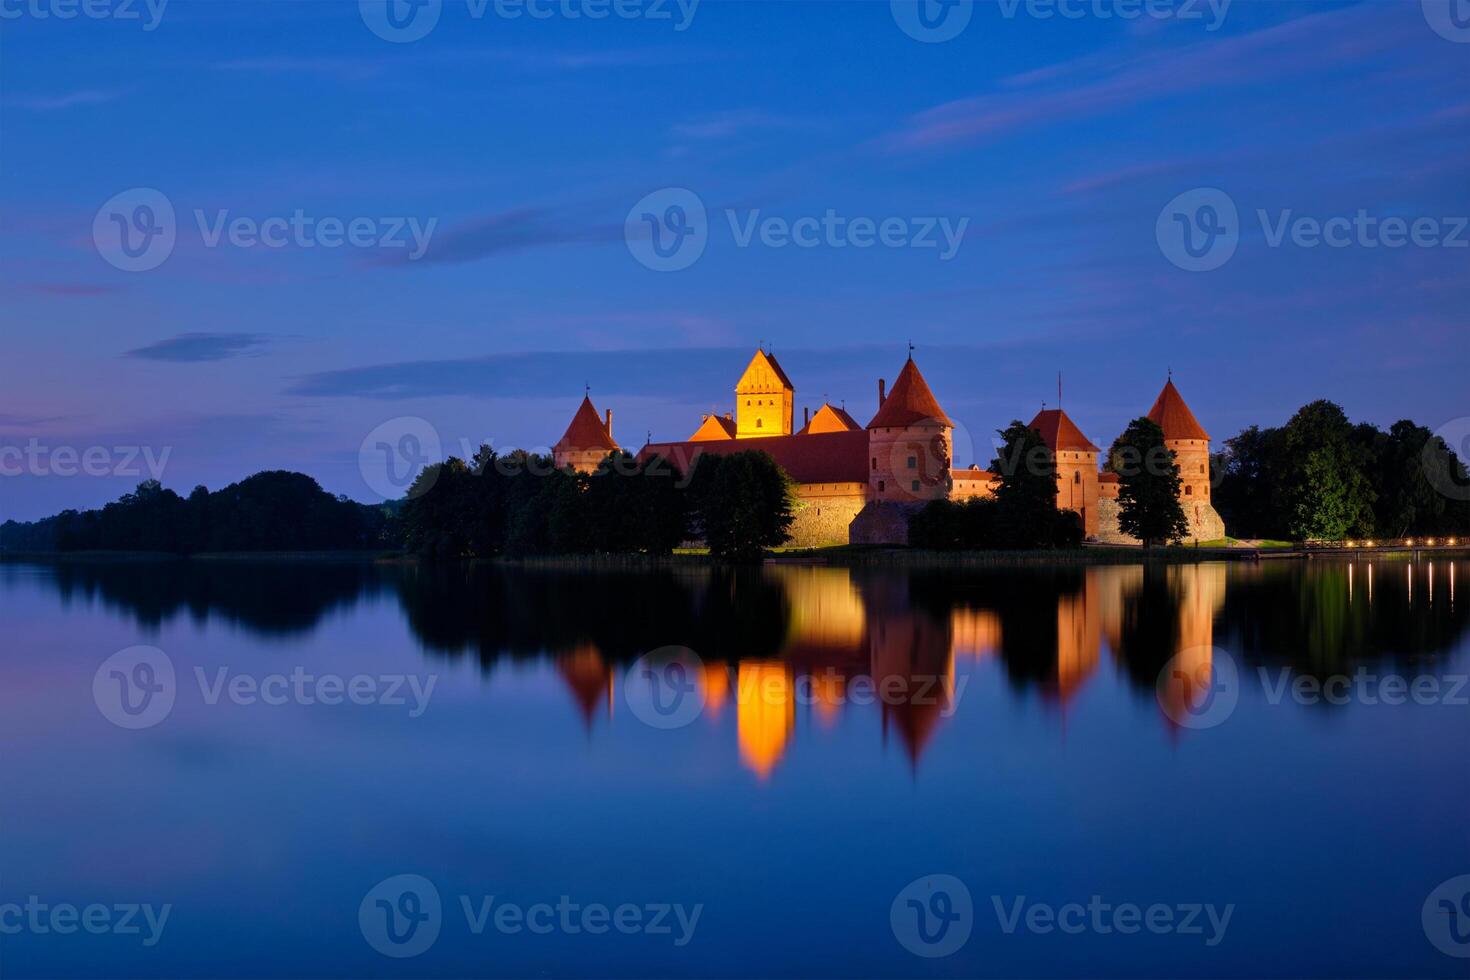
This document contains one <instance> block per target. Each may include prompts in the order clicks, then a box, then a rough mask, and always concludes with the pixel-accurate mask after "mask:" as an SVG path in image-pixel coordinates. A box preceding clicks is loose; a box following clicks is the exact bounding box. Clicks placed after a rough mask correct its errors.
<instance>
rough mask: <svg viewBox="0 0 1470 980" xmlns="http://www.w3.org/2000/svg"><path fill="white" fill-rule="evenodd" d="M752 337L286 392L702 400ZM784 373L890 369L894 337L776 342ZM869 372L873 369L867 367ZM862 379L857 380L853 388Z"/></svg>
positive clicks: (358, 379)
mask: <svg viewBox="0 0 1470 980" xmlns="http://www.w3.org/2000/svg"><path fill="white" fill-rule="evenodd" d="M753 348H754V344H751V345H750V346H748V347H679V348H661V349H652V348H640V349H635V350H629V349H623V350H596V351H531V352H524V353H509V354H490V355H486V356H483V357H466V358H454V359H447V360H437V361H400V362H397V363H392V364H377V365H371V366H367V367H357V368H346V369H342V370H337V371H322V372H319V373H316V374H309V375H305V376H303V377H300V378H297V379H295V380H294V381H293V382H292V383H291V384H290V386H288V388H287V390H286V393H287V394H289V395H300V396H311V397H325V398H371V399H377V400H382V401H398V400H403V399H410V398H443V397H454V396H461V397H463V396H468V397H475V398H487V399H489V398H517V399H519V398H542V397H547V396H555V395H558V394H566V393H568V392H575V393H577V394H580V393H581V391H582V385H583V383H584V382H586V383H590V384H591V385H592V391H593V393H594V394H595V395H615V396H624V397H627V396H632V397H641V396H649V395H655V396H657V397H660V398H665V399H671V400H680V399H684V400H692V401H695V402H704V401H706V400H707V399H708V398H709V397H710V395H711V394H712V393H720V392H728V390H729V388H730V385H732V384H733V383H734V381H735V379H736V378H738V377H739V375H740V371H741V369H742V368H744V366H745V363H746V362H747V361H749V360H750V355H751V351H752V349H753ZM979 349H980V348H970V347H959V348H957V347H938V346H935V347H929V348H926V353H927V354H928V356H929V357H931V358H933V359H934V360H935V361H936V362H938V361H940V360H941V359H942V358H943V356H944V355H945V354H946V353H950V354H952V353H954V352H956V351H961V350H964V351H968V350H979ZM776 354H777V355H778V356H779V357H780V359H781V363H782V365H783V366H784V367H785V368H786V371H787V373H788V374H791V375H792V376H793V377H796V376H797V375H806V376H813V375H816V374H826V375H828V376H832V375H834V374H843V373H855V374H856V375H857V376H859V377H861V378H863V379H867V378H868V376H869V375H870V374H872V366H873V365H878V366H879V368H880V369H885V370H892V371H896V370H897V369H898V367H901V366H902V363H903V351H902V347H901V345H898V344H892V345H884V346H872V347H868V346H847V347H841V348H823V349H807V348H791V349H783V350H777V351H776ZM874 377H876V375H874ZM868 387H869V385H868V382H867V381H866V380H863V381H862V382H861V385H860V388H859V389H858V390H859V392H860V393H864V394H865V393H866V392H867V389H868Z"/></svg>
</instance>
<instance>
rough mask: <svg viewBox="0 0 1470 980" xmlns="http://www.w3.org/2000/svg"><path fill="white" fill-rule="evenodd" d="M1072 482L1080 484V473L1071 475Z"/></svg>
mask: <svg viewBox="0 0 1470 980" xmlns="http://www.w3.org/2000/svg"><path fill="white" fill-rule="evenodd" d="M1072 482H1073V483H1081V482H1082V473H1081V471H1078V472H1076V473H1073V474H1072Z"/></svg>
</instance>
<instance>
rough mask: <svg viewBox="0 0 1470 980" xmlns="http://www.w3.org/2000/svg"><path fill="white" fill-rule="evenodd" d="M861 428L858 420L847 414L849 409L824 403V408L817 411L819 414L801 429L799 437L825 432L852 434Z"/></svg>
mask: <svg viewBox="0 0 1470 980" xmlns="http://www.w3.org/2000/svg"><path fill="white" fill-rule="evenodd" d="M861 428H862V426H860V425H858V424H857V419H855V418H853V417H852V416H851V415H848V414H847V409H845V408H838V407H837V406H835V405H832V404H829V403H827V402H823V403H822V407H821V408H819V409H817V414H815V415H813V416H812V420H811V421H810V422H808V423H807V424H806V425H804V426H802V427H801V432H799V433H798V435H804V436H807V435H810V436H815V435H821V434H822V433H823V432H851V431H853V430H854V429H861Z"/></svg>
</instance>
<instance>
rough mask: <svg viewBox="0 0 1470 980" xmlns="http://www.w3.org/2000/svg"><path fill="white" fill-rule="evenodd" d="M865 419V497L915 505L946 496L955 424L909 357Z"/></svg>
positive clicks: (948, 485)
mask: <svg viewBox="0 0 1470 980" xmlns="http://www.w3.org/2000/svg"><path fill="white" fill-rule="evenodd" d="M878 402H879V404H878V413H877V414H876V415H874V416H873V419H872V421H870V422H869V423H868V499H869V500H872V501H875V502H878V503H915V502H922V501H928V500H937V499H939V498H942V497H948V496H949V492H950V486H951V482H952V477H951V474H950V465H951V460H952V459H953V458H954V442H953V437H954V423H953V422H951V421H950V420H949V416H948V415H945V414H944V409H942V408H940V407H939V402H938V400H936V399H935V397H934V392H932V391H930V390H929V385H928V383H927V382H926V381H925V380H924V376H923V375H922V374H920V373H919V368H918V365H916V364H915V363H914V358H913V355H912V354H910V355H909V359H908V361H907V362H906V363H905V364H904V366H903V370H902V371H900V372H899V373H898V378H897V379H895V380H894V382H893V390H892V391H890V392H887V393H886V394H885V392H884V386H883V382H882V381H881V380H880V381H879V382H878Z"/></svg>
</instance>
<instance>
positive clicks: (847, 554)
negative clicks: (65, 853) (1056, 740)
mask: <svg viewBox="0 0 1470 980" xmlns="http://www.w3.org/2000/svg"><path fill="white" fill-rule="evenodd" d="M1367 554H1369V555H1371V557H1373V558H1381V559H1386V558H1393V559H1405V558H1410V557H1412V555H1413V552H1412V551H1410V550H1409V549H1394V550H1388V549H1383V550H1376V549H1375V550H1373V551H1371V552H1368V553H1367ZM1434 555H1436V556H1443V557H1446V558H1464V557H1470V546H1467V547H1462V548H1453V549H1437V550H1435V551H1434ZM1259 556H1260V558H1261V559H1296V560H1308V559H1311V560H1319V561H1320V560H1324V559H1333V560H1343V559H1347V558H1349V556H1347V555H1341V554H1331V555H1312V554H1311V553H1308V552H1302V551H1296V550H1291V549H1285V548H1281V549H1273V548H1261V549H1259ZM1255 560H1257V550H1256V549H1250V548H1230V549H1226V548H1194V547H1188V546H1182V547H1164V548H1139V547H1136V546H1134V547H1127V546H1106V545H1104V546H1099V545H1092V546H1087V547H1082V548H1069V549H1057V550H1038V551H924V550H916V549H911V548H902V547H889V546H882V545H833V546H830V547H825V548H799V549H797V548H793V549H782V550H778V551H776V552H775V553H773V554H771V555H768V556H767V557H766V558H765V560H764V564H767V565H830V566H835V567H889V568H936V567H948V566H974V565H1130V564H1142V563H1145V562H1165V563H1171V564H1193V563H1198V562H1209V561H1255ZM190 561H201V562H239V563H246V562H265V563H269V562H300V563H315V562H332V563H367V564H403V565H417V564H419V563H420V559H419V558H418V557H417V556H416V555H411V554H407V553H404V552H393V551H237V552H205V553H200V554H195V555H178V554H170V553H166V552H146V551H141V552H140V551H65V552H22V551H0V563H10V564H24V563H30V564H63V563H70V562H76V563H93V564H95V563H99V562H116V563H125V562H190ZM464 563H465V564H488V565H506V566H521V567H530V568H665V567H669V566H679V565H701V566H707V565H720V564H724V563H723V562H720V561H718V560H716V559H714V558H711V557H710V555H709V552H707V551H705V550H703V549H679V550H677V551H675V552H674V553H673V554H671V555H659V556H650V555H538V556H532V557H526V558H477V559H467V560H465V562H464Z"/></svg>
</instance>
